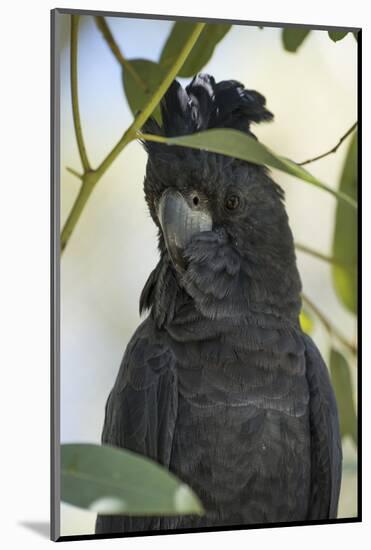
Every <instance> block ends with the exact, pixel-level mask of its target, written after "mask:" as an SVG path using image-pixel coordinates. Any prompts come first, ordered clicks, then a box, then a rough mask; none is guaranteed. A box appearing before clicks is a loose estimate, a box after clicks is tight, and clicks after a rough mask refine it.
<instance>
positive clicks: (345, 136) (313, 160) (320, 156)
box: [297, 122, 358, 166]
mask: <svg viewBox="0 0 371 550" xmlns="http://www.w3.org/2000/svg"><path fill="white" fill-rule="evenodd" d="M357 124H358V122H355V123H354V124H353V125H352V126H351V127H350V128H349V130H347V131H346V132H345V134H344V135H343V136H341V138H340V139H339V141H338V143H337V144H336V145H335V146H334V147H333V148H332V149H330V150H329V151H327V152H326V153H323V154H322V155H319V156H318V157H314V158H312V159H308V160H305V161H304V162H298V163H297V164H298V165H299V166H304V164H310V163H311V162H315V161H316V160H320V159H323V158H324V157H327V156H328V155H331V154H332V153H336V151H337V150H338V149H339V147H340V145H341V144H342V143H343V141H344V140H345V139H346V138H347V137H348V136H349V135H350V134H351V133H352V132H353V131H354V130H355V129H356V127H357Z"/></svg>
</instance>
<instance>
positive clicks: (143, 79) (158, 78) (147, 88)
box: [122, 59, 166, 122]
mask: <svg viewBox="0 0 371 550" xmlns="http://www.w3.org/2000/svg"><path fill="white" fill-rule="evenodd" d="M129 63H130V66H131V68H132V71H130V70H128V69H126V68H123V71H122V78H123V84H124V90H125V94H126V98H127V100H128V103H129V107H130V109H131V112H132V113H133V115H134V116H135V115H136V114H137V113H138V111H141V110H143V107H144V106H145V105H146V103H148V100H149V99H150V98H151V97H152V96H153V94H154V93H155V91H156V90H157V88H158V87H159V86H160V84H161V83H162V81H163V80H164V78H165V75H166V70H165V69H164V68H163V67H162V66H161V65H160V64H159V63H154V62H153V61H149V60H148V59H131V60H130V61H129ZM152 116H154V117H155V118H156V120H157V121H158V122H159V121H160V120H161V115H160V108H159V106H157V107H156V109H155V110H154V112H153V114H152Z"/></svg>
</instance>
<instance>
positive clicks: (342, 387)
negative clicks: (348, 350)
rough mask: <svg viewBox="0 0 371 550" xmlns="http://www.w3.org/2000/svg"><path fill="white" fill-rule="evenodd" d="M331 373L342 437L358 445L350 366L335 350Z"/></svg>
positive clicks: (331, 359) (333, 350)
mask: <svg viewBox="0 0 371 550" xmlns="http://www.w3.org/2000/svg"><path fill="white" fill-rule="evenodd" d="M330 371H331V379H332V384H333V386H334V390H335V395H336V401H337V404H338V409H339V416H340V431H341V435H342V437H345V436H347V435H349V436H350V437H351V438H352V439H353V441H354V443H355V444H356V445H357V415H356V410H355V406H354V400H353V394H352V380H351V376H350V371H349V364H348V362H347V360H346V359H345V357H344V356H343V355H342V354H341V353H340V352H339V351H336V350H335V349H332V350H331V355H330Z"/></svg>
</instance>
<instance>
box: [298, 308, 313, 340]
mask: <svg viewBox="0 0 371 550" xmlns="http://www.w3.org/2000/svg"><path fill="white" fill-rule="evenodd" d="M299 321H300V326H301V330H302V331H303V332H305V333H306V334H312V332H313V329H314V322H313V318H312V317H311V315H310V314H309V312H308V311H307V310H306V308H304V307H303V308H302V310H301V312H300V317H299Z"/></svg>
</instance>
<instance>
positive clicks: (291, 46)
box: [281, 27, 358, 53]
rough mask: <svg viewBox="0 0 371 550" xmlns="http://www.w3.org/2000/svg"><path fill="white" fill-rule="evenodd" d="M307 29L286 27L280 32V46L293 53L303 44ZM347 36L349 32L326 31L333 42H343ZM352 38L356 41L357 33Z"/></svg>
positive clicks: (307, 32) (308, 30)
mask: <svg viewBox="0 0 371 550" xmlns="http://www.w3.org/2000/svg"><path fill="white" fill-rule="evenodd" d="M310 32H311V31H310V29H308V28H307V27H287V28H285V29H283V30H282V35H281V36H282V44H283V47H284V48H285V50H287V51H288V52H292V53H295V52H296V51H297V50H298V49H299V47H300V46H301V45H302V44H303V42H304V40H305V39H306V38H307V36H308V35H309V33H310ZM347 34H349V31H328V36H329V37H330V38H331V40H332V41H333V42H339V41H340V40H343V38H345V37H346V36H347ZM352 34H353V35H354V38H355V39H356V40H358V37H357V32H353V33H352Z"/></svg>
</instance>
